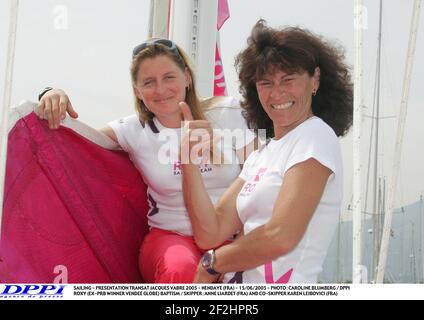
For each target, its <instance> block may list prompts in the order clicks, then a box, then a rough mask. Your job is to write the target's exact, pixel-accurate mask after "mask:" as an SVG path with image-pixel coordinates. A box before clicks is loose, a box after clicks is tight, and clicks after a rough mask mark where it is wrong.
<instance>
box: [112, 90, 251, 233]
mask: <svg viewBox="0 0 424 320" xmlns="http://www.w3.org/2000/svg"><path fill="white" fill-rule="evenodd" d="M205 115H206V117H207V119H208V120H209V121H210V123H211V125H212V127H213V128H214V129H215V128H216V129H218V128H220V129H230V130H233V129H242V130H243V131H244V132H245V133H246V135H245V139H243V140H241V139H238V140H237V141H232V140H231V139H230V141H232V145H231V147H230V148H223V150H222V152H223V153H224V156H225V159H229V160H233V161H232V163H231V164H223V165H219V166H215V165H201V166H200V171H201V174H202V177H203V181H204V183H205V187H206V189H207V191H208V193H209V196H210V197H211V200H212V202H213V203H216V202H217V201H218V200H219V198H220V197H221V195H222V194H223V193H224V191H225V190H226V189H227V188H228V187H229V186H230V185H231V183H232V182H233V181H234V180H235V179H236V178H237V176H238V175H239V173H240V163H239V161H238V158H237V156H236V153H235V150H238V149H240V148H242V147H244V146H245V145H247V144H249V143H250V142H251V141H252V140H253V139H254V137H255V136H254V134H253V133H252V132H251V131H250V130H248V128H247V126H246V123H245V120H244V118H243V117H242V115H241V109H240V106H239V104H238V101H237V100H235V99H234V98H232V97H227V98H225V99H223V100H221V101H220V104H219V105H216V106H214V107H213V108H211V109H207V111H206V112H205ZM108 125H109V126H110V127H111V128H112V129H113V131H114V132H115V134H116V136H117V138H118V142H119V144H120V145H121V147H122V149H124V150H125V151H127V152H128V154H129V156H130V158H131V160H132V161H133V163H134V165H135V166H136V168H137V169H138V170H139V171H140V172H141V174H142V176H143V179H144V181H145V183H146V184H147V193H148V202H149V213H148V223H149V226H150V227H155V228H159V229H163V230H170V231H174V232H177V233H180V234H183V235H192V234H193V233H192V228H191V223H190V219H189V216H188V213H187V210H186V207H185V205H184V198H183V193H182V184H181V183H182V179H181V178H182V177H181V174H182V173H181V167H180V162H179V160H178V152H179V146H180V137H181V129H180V128H177V129H170V128H165V127H164V126H163V125H162V124H161V123H160V122H159V120H158V119H156V118H154V119H153V120H152V121H150V122H147V123H143V122H142V121H140V120H139V118H138V116H137V115H132V116H129V117H126V118H123V119H120V120H115V121H112V122H110V123H109V124H108ZM234 140H235V139H234Z"/></svg>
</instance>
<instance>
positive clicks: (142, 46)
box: [132, 39, 180, 59]
mask: <svg viewBox="0 0 424 320" xmlns="http://www.w3.org/2000/svg"><path fill="white" fill-rule="evenodd" d="M154 44H161V45H163V46H165V47H167V48H168V49H169V51H171V52H173V53H176V54H177V55H179V56H180V52H179V51H178V48H177V45H176V44H175V42H173V41H171V40H169V39H150V40H147V41H146V42H144V43H142V44H139V45H138V46H137V47H135V48H134V50H133V52H132V57H133V59H134V58H135V57H136V56H137V55H138V54H139V53H140V52H141V51H143V50H144V49H146V48H147V47H148V46H152V45H154Z"/></svg>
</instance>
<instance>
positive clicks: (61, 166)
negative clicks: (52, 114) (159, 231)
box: [0, 102, 147, 283]
mask: <svg viewBox="0 0 424 320" xmlns="http://www.w3.org/2000/svg"><path fill="white" fill-rule="evenodd" d="M33 107H34V104H33V103H30V102H25V103H23V104H21V105H20V106H19V107H18V108H16V109H15V110H14V112H13V113H12V125H11V129H10V130H9V138H8V152H7V164H6V180H5V188H4V203H3V219H2V225H1V227H2V232H1V243H0V282H20V283H22V282H24V283H29V282H31V283H41V282H42V283H51V282H60V279H61V280H62V281H63V280H64V279H65V281H67V282H70V283H109V282H119V283H128V282H141V281H142V279H141V277H140V275H139V272H138V250H139V246H140V243H141V241H142V239H143V237H144V235H145V234H146V232H147V218H146V213H147V201H146V186H145V184H144V182H143V180H142V177H141V175H140V173H139V172H138V171H137V169H136V168H135V167H134V166H133V164H132V162H131V161H130V159H129V158H128V155H127V154H126V153H124V152H123V151H119V150H108V149H106V147H107V148H110V149H113V148H114V147H116V146H114V145H113V142H112V141H111V140H110V139H109V138H108V137H106V136H103V135H102V134H101V133H98V132H97V131H96V130H94V129H92V128H90V127H88V126H86V125H84V124H82V123H81V122H78V121H76V120H72V119H69V118H67V119H66V120H65V123H64V125H67V126H68V127H65V126H61V127H60V129H58V130H50V129H49V128H48V124H47V121H44V120H40V119H39V118H38V117H37V116H36V115H35V114H34V113H33V112H32V110H33ZM13 118H15V119H13ZM75 130H76V131H75ZM88 138H89V139H88ZM93 141H95V143H94V142H93Z"/></svg>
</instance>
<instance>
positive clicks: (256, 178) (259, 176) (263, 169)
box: [255, 168, 268, 181]
mask: <svg viewBox="0 0 424 320" xmlns="http://www.w3.org/2000/svg"><path fill="white" fill-rule="evenodd" d="M267 169H268V168H259V170H258V173H257V174H256V177H255V181H259V180H260V179H261V178H262V176H263V175H264V174H265V172H266V170H267Z"/></svg>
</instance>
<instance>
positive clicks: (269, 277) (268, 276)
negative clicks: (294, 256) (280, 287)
mask: <svg viewBox="0 0 424 320" xmlns="http://www.w3.org/2000/svg"><path fill="white" fill-rule="evenodd" d="M292 273H293V268H291V269H290V270H289V271H287V272H286V273H285V274H283V275H282V276H281V277H280V278H279V279H278V280H276V281H274V273H273V271H272V262H268V263H267V264H265V282H266V283H289V281H290V277H291V275H292Z"/></svg>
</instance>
